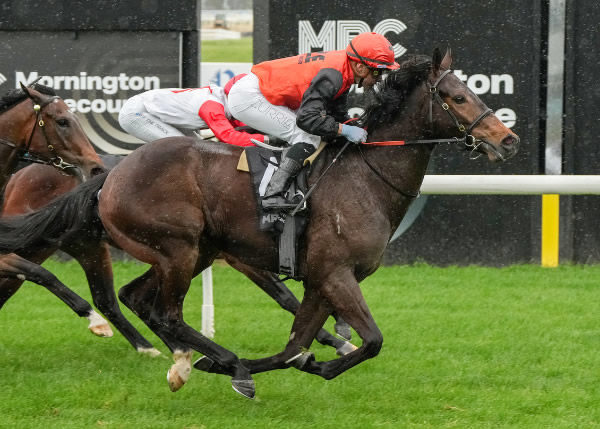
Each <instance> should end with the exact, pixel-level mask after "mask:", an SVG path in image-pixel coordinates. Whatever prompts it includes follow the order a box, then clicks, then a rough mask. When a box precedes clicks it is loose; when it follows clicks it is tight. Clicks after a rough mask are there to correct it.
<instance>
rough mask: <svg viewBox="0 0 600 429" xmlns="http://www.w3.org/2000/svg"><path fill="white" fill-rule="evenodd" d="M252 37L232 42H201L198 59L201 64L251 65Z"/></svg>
mask: <svg viewBox="0 0 600 429" xmlns="http://www.w3.org/2000/svg"><path fill="white" fill-rule="evenodd" d="M252 40H253V39H252V37H244V38H241V39H232V40H202V41H201V43H200V59H201V61H202V62H208V63H220V62H234V63H251V62H252Z"/></svg>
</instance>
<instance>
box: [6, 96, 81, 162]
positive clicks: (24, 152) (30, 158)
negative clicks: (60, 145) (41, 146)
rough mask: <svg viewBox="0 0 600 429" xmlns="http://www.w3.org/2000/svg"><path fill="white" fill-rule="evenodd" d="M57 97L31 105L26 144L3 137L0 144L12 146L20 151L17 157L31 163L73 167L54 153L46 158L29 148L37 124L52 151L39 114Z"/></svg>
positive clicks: (50, 149)
mask: <svg viewBox="0 0 600 429" xmlns="http://www.w3.org/2000/svg"><path fill="white" fill-rule="evenodd" d="M59 99H60V97H59V96H57V95H55V96H52V97H50V98H48V99H47V100H46V101H45V102H44V103H42V104H41V105H40V104H34V105H33V111H34V112H35V121H34V123H33V128H32V129H31V132H30V133H29V139H28V140H27V144H26V145H25V147H24V148H23V147H22V146H21V145H18V144H16V143H13V142H11V141H10V140H6V139H3V138H0V144H3V145H4V146H8V147H10V148H13V149H14V150H17V151H19V153H20V156H19V158H20V159H21V160H22V161H26V162H32V163H37V164H45V165H52V166H53V167H55V168H57V169H58V170H65V169H67V168H73V167H75V166H74V165H73V164H69V163H68V162H64V161H63V159H62V158H61V157H60V156H58V155H56V156H54V157H52V158H48V157H45V156H42V155H40V154H38V153H35V152H32V151H30V150H29V149H30V147H31V143H32V142H33V135H34V134H35V130H36V129H37V127H38V126H39V127H40V128H41V129H42V134H43V136H44V139H45V140H46V146H47V147H48V150H49V151H50V152H51V153H52V152H54V146H53V145H52V144H50V143H49V142H48V137H47V136H46V132H45V130H44V128H43V127H44V126H45V125H46V124H45V123H44V120H43V119H42V118H41V115H42V109H43V108H44V107H46V106H48V105H49V104H50V103H52V102H53V101H54V100H59Z"/></svg>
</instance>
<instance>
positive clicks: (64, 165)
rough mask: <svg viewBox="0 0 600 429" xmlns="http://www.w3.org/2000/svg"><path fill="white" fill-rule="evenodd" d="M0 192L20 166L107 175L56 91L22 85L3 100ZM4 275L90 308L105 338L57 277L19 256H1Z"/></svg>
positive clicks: (0, 101)
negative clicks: (21, 162) (42, 287)
mask: <svg viewBox="0 0 600 429" xmlns="http://www.w3.org/2000/svg"><path fill="white" fill-rule="evenodd" d="M0 160H1V161H0V193H1V192H2V191H3V190H4V187H5V186H6V183H7V182H8V180H9V178H10V177H11V174H12V173H13V172H14V171H15V169H16V168H17V166H18V163H19V161H21V160H24V161H26V162H35V163H39V164H42V165H49V166H52V168H54V169H57V170H60V171H61V172H62V173H64V174H77V175H79V177H80V179H86V178H89V177H90V176H92V175H94V174H96V173H99V172H102V171H104V168H103V165H102V161H101V160H100V158H99V157H98V154H97V153H96V151H95V150H94V148H93V147H92V145H91V143H90V141H89V139H88V138H87V136H86V135H85V133H84V132H83V129H82V128H81V125H80V124H79V121H78V119H77V117H76V116H75V114H74V113H73V112H71V111H70V109H69V107H68V106H67V105H66V104H65V102H64V101H63V100H62V99H61V98H60V97H58V96H56V94H55V93H54V91H53V90H52V89H51V88H48V87H45V86H43V85H38V84H34V85H33V86H32V87H31V88H30V87H26V86H24V85H21V89H20V90H12V91H9V92H8V93H7V94H5V95H4V96H2V97H1V98H0ZM0 276H2V277H8V278H15V279H18V281H21V282H22V281H23V280H24V279H27V280H31V281H33V282H35V283H38V284H40V285H42V286H44V287H46V288H47V289H49V290H50V291H52V292H56V293H58V294H60V295H61V296H62V299H63V300H64V301H65V302H67V303H68V304H69V305H70V306H72V307H74V308H77V309H78V310H79V309H83V308H85V307H87V309H88V310H89V312H88V313H87V314H86V316H87V317H88V319H89V320H90V326H93V327H94V329H96V330H97V333H98V334H100V335H103V334H104V332H105V328H109V326H108V324H107V323H106V322H105V321H104V320H103V319H102V318H101V317H100V316H99V315H98V314H97V313H96V312H95V311H93V310H92V309H91V307H90V306H89V304H87V302H85V301H84V300H82V299H81V298H80V297H78V296H77V295H76V294H74V293H72V292H71V291H70V290H69V289H67V288H66V286H64V285H63V284H62V283H61V282H60V281H59V280H58V279H57V278H56V277H55V276H54V275H52V274H51V273H50V272H48V271H47V270H45V269H44V268H42V267H40V266H39V265H37V264H35V263H32V262H31V261H28V260H26V259H24V258H22V257H21V256H18V255H16V254H14V253H10V254H3V255H0Z"/></svg>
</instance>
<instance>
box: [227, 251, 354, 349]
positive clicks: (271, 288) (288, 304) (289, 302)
mask: <svg viewBox="0 0 600 429" xmlns="http://www.w3.org/2000/svg"><path fill="white" fill-rule="evenodd" d="M224 258H225V260H226V261H227V263H228V264H229V265H231V266H232V267H233V268H235V269H236V270H238V271H239V272H241V273H242V274H244V275H245V276H246V277H248V278H249V279H250V280H252V281H253V282H254V283H255V284H256V285H257V286H258V287H260V288H261V289H262V290H263V291H265V292H266V293H267V294H268V295H269V296H270V297H271V298H273V299H274V300H275V301H276V302H277V303H278V304H279V305H280V307H281V308H283V309H284V310H287V311H289V312H290V313H292V314H294V315H295V314H296V312H297V311H298V308H299V307H300V301H298V298H296V296H295V295H294V294H293V292H292V291H291V290H290V289H289V288H288V287H287V286H286V285H285V283H284V282H282V281H281V280H280V279H279V277H278V276H277V274H275V273H272V272H270V271H265V270H259V269H256V268H253V267H250V266H248V265H246V264H243V263H241V262H240V261H239V260H237V259H235V258H233V257H231V256H229V255H224ZM333 316H334V317H335V319H336V324H335V329H336V332H337V333H338V335H340V336H341V337H342V338H344V340H340V339H339V338H336V337H334V336H333V335H331V334H330V333H329V332H327V331H326V330H325V329H320V330H319V331H318V332H317V335H316V340H317V341H318V342H319V343H321V344H323V345H326V346H331V347H333V348H335V349H336V352H337V354H339V355H344V354H346V353H349V352H351V351H352V350H355V349H356V347H355V346H354V345H353V344H352V343H350V342H349V340H350V327H349V326H348V324H347V323H346V322H345V321H344V320H343V319H342V318H339V317H337V315H336V314H335V315H333Z"/></svg>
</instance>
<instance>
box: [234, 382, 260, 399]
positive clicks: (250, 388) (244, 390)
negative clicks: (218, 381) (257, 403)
mask: <svg viewBox="0 0 600 429" xmlns="http://www.w3.org/2000/svg"><path fill="white" fill-rule="evenodd" d="M231 387H233V390H235V391H236V392H237V393H239V394H240V395H242V396H245V397H246V398H248V399H254V394H255V388H254V380H252V379H250V380H236V379H231Z"/></svg>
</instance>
